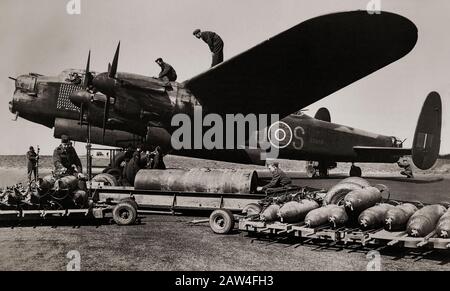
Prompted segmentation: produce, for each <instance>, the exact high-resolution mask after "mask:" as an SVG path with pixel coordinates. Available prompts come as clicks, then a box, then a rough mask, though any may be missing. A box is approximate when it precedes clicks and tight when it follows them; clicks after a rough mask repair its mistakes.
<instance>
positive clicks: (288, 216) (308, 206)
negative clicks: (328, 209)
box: [278, 199, 319, 223]
mask: <svg viewBox="0 0 450 291" xmlns="http://www.w3.org/2000/svg"><path fill="white" fill-rule="evenodd" d="M316 208H319V204H318V203H317V202H316V201H314V200H309V199H303V200H300V202H296V201H291V202H288V203H286V204H284V205H283V206H282V207H281V208H280V210H279V211H278V216H279V217H280V218H281V221H282V222H288V223H294V222H300V221H302V220H303V219H304V218H305V216H306V215H307V214H308V212H310V211H311V210H314V209H316Z"/></svg>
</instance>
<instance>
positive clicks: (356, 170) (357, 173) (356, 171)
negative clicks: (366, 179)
mask: <svg viewBox="0 0 450 291" xmlns="http://www.w3.org/2000/svg"><path fill="white" fill-rule="evenodd" d="M361 176H362V170H361V168H360V167H356V166H352V167H351V168H350V177H361Z"/></svg>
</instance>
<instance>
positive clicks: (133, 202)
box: [119, 198, 139, 210]
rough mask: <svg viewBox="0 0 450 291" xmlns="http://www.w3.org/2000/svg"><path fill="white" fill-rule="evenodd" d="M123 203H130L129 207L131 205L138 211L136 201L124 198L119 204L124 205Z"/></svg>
mask: <svg viewBox="0 0 450 291" xmlns="http://www.w3.org/2000/svg"><path fill="white" fill-rule="evenodd" d="M124 202H127V203H130V204H131V205H133V207H134V208H136V210H138V209H139V205H138V204H137V202H136V200H134V199H133V198H124V199H122V200H120V202H119V203H124Z"/></svg>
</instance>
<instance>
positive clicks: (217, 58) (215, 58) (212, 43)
mask: <svg viewBox="0 0 450 291" xmlns="http://www.w3.org/2000/svg"><path fill="white" fill-rule="evenodd" d="M193 34H194V35H195V37H196V38H198V39H200V38H201V39H202V40H203V41H204V42H206V44H208V46H209V49H210V50H211V53H212V64H211V67H214V66H216V65H218V64H220V63H222V62H223V47H224V44H223V40H222V38H221V37H220V36H219V35H218V34H217V33H215V32H212V31H203V32H202V31H201V30H200V29H196V30H195V31H194V33H193Z"/></svg>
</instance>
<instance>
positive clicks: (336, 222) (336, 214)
mask: <svg viewBox="0 0 450 291" xmlns="http://www.w3.org/2000/svg"><path fill="white" fill-rule="evenodd" d="M328 220H329V221H330V223H331V224H332V225H333V227H338V226H341V225H345V224H346V223H347V222H348V214H347V211H345V208H344V207H343V206H339V207H335V208H333V209H332V210H331V213H330V216H329V217H328Z"/></svg>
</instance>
